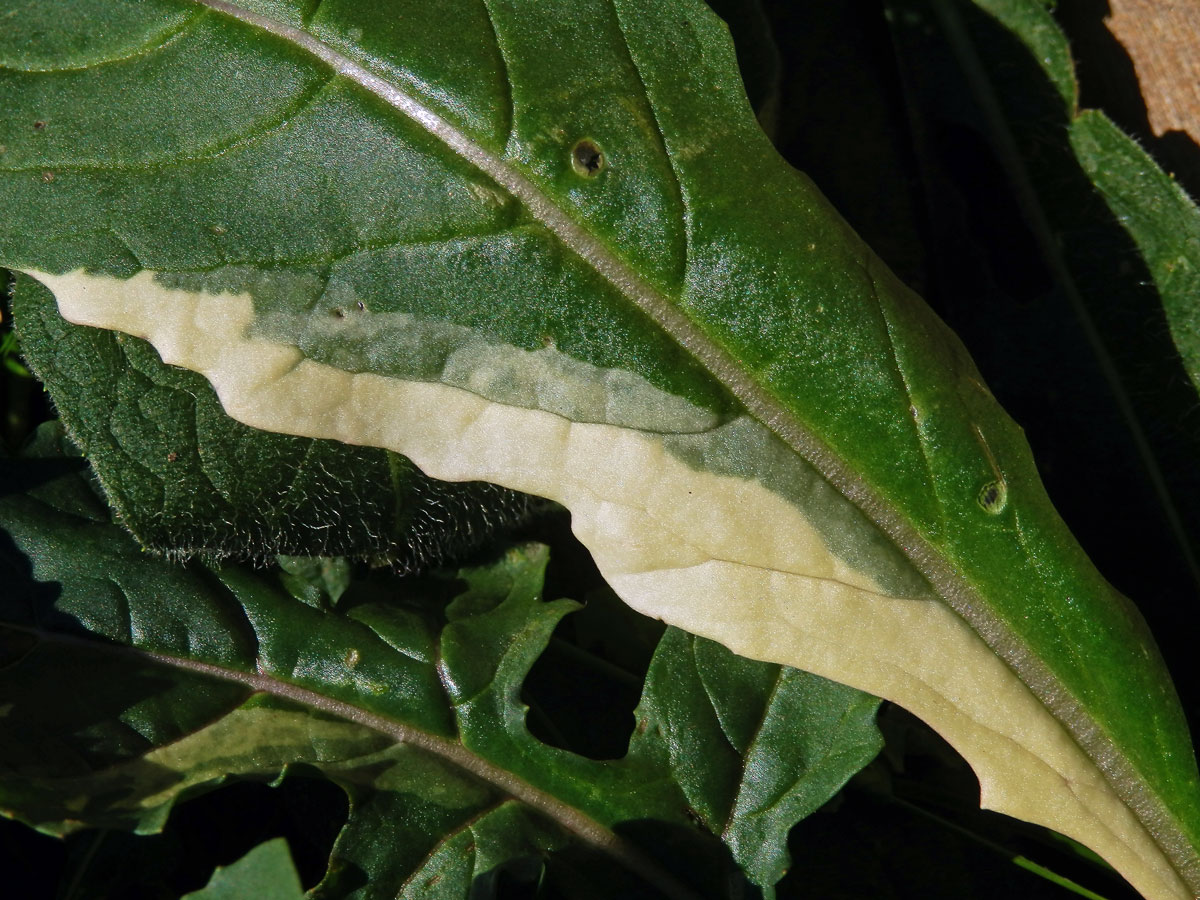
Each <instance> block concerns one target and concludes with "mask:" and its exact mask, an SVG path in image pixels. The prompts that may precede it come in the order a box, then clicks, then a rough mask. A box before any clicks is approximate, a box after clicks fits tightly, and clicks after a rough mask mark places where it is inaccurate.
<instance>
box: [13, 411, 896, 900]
mask: <svg viewBox="0 0 1200 900" xmlns="http://www.w3.org/2000/svg"><path fill="white" fill-rule="evenodd" d="M41 441H42V444H44V445H49V444H51V443H52V435H51V434H49V433H46V434H43V436H42V439H41ZM63 462H64V460H62V459H61V458H60V459H58V460H55V459H42V460H36V461H26V462H24V463H20V464H16V465H14V467H13V469H12V471H15V472H17V473H19V474H21V476H22V477H23V478H24V480H25V484H24V486H25V487H26V488H28V489H27V490H26V491H24V492H22V493H20V494H17V495H13V496H7V497H4V498H0V524H2V525H3V527H4V529H5V532H6V535H7V538H6V544H5V545H3V546H0V564H2V565H3V566H4V570H5V571H6V573H7V575H6V580H7V582H8V584H9V585H10V586H11V590H10V592H9V593H8V594H7V595H6V596H5V598H4V601H3V603H2V604H0V612H2V613H3V624H2V625H0V628H2V631H0V636H2V643H0V646H2V647H3V653H4V657H3V662H4V666H3V668H2V669H0V691H2V692H3V696H4V697H5V698H6V707H5V724H6V727H5V729H4V731H3V734H2V735H0V759H3V760H4V763H5V766H4V770H3V772H2V774H0V806H2V808H3V809H4V810H5V811H6V812H7V813H8V814H9V815H16V816H18V817H20V818H21V819H23V820H24V821H26V822H29V823H30V824H33V825H35V826H36V827H38V828H39V829H41V830H43V831H45V832H47V833H52V834H60V835H61V834H66V833H69V832H71V831H74V830H77V829H79V828H81V827H120V828H133V829H136V830H137V831H139V832H142V833H148V832H153V831H157V830H159V829H161V828H162V826H163V825H164V823H165V821H166V818H167V816H168V814H169V812H170V810H171V807H172V806H173V804H174V803H175V802H176V801H177V800H179V799H181V798H183V797H187V796H190V795H192V794H194V793H195V792H197V791H198V790H205V789H209V788H211V787H212V786H214V785H216V784H218V783H220V782H221V781H222V780H224V779H226V778H229V777H231V776H232V777H243V778H245V777H258V778H268V779H269V778H274V777H276V776H277V775H278V774H279V773H280V772H281V771H285V770H287V769H289V768H295V767H296V766H299V765H304V766H307V767H310V768H315V769H317V770H319V771H320V772H322V773H323V774H324V775H325V776H326V777H328V778H331V779H333V780H334V781H335V782H336V783H338V784H339V785H341V786H342V787H343V788H344V789H345V790H346V791H347V793H348V794H349V796H350V800H351V804H350V815H349V819H348V821H347V823H346V825H345V827H344V828H342V830H341V832H340V834H339V836H338V838H337V841H336V844H335V846H334V849H333V854H332V856H331V858H330V861H329V868H328V873H327V875H326V878H325V880H324V881H323V882H322V884H321V886H320V889H319V895H320V896H327V897H344V896H357V895H359V892H362V891H366V893H365V894H363V895H370V896H374V895H376V894H378V893H388V894H397V895H401V896H407V895H409V894H412V895H413V896H435V895H436V896H445V897H461V896H467V895H468V894H469V893H470V891H471V890H472V887H471V886H472V885H473V884H474V883H475V882H477V881H478V880H480V879H484V880H486V879H488V878H495V877H498V875H497V873H499V872H501V871H508V870H509V869H510V868H511V867H512V866H514V865H515V866H517V867H518V868H520V866H525V867H526V868H528V866H529V865H533V866H534V869H535V871H540V868H541V866H543V865H545V860H546V858H547V857H552V856H553V855H554V854H556V853H561V852H562V851H564V850H566V849H568V848H571V847H577V846H578V845H580V844H582V845H583V846H584V847H585V848H587V847H590V848H591V850H590V851H589V852H591V853H592V854H599V855H602V856H609V857H612V858H614V859H615V860H617V861H619V862H620V863H622V864H623V865H624V866H626V867H627V868H629V869H631V871H632V875H626V876H624V877H625V878H626V879H629V878H631V877H633V876H636V878H634V880H633V881H632V885H633V887H632V888H631V890H638V891H644V890H646V887H645V884H646V883H647V882H648V883H649V884H650V885H651V886H657V887H659V888H662V887H663V886H664V885H666V886H667V887H668V889H669V890H674V891H675V892H676V893H678V892H679V891H681V890H684V889H683V888H682V887H680V884H679V876H678V875H675V874H671V872H670V871H669V870H666V869H664V868H663V865H662V863H661V862H651V861H650V860H651V859H654V858H656V857H657V856H659V855H660V854H659V853H658V852H657V851H658V850H659V849H660V848H659V847H658V846H657V845H656V844H654V843H649V842H653V841H658V840H661V838H662V835H663V832H664V829H666V830H668V831H669V830H670V829H672V828H673V829H675V831H677V832H678V833H679V835H680V838H681V839H682V841H683V844H682V847H683V849H684V851H686V852H685V853H684V857H683V858H684V859H688V860H691V861H690V862H689V863H688V865H690V866H691V867H692V868H693V869H694V870H695V871H696V872H697V873H699V874H697V875H695V876H694V877H696V878H698V879H699V878H703V877H705V876H706V875H707V874H708V873H709V871H710V870H711V869H712V868H713V867H717V868H719V867H720V866H721V865H722V860H723V856H722V855H721V854H720V853H716V854H715V855H714V853H713V850H714V847H713V846H712V843H713V841H712V838H711V836H707V835H706V833H705V832H703V831H702V830H700V829H698V828H696V827H695V825H694V824H693V823H692V821H691V820H690V819H689V818H688V816H687V814H686V810H687V808H688V804H689V802H691V803H697V804H704V805H705V806H706V808H710V807H720V806H721V804H722V803H723V802H724V801H723V799H722V798H721V797H720V796H719V788H711V790H714V791H718V794H717V795H711V796H710V787H709V786H706V785H696V784H687V786H686V788H683V789H681V785H684V784H685V783H686V782H687V780H688V779H689V778H691V777H693V775H694V774H695V773H696V772H697V771H698V769H697V761H696V759H695V758H693V757H692V756H690V755H682V756H681V755H680V754H679V753H677V752H676V750H677V749H678V748H677V747H675V745H674V743H673V742H672V739H671V735H670V731H671V729H672V728H682V729H686V730H689V731H694V732H695V731H696V729H695V728H694V723H693V722H692V721H691V717H692V716H693V713H692V712H691V711H689V710H686V709H685V710H677V711H676V712H675V714H674V715H672V717H671V728H664V727H663V726H662V725H661V723H660V722H659V721H658V719H657V718H656V717H655V713H654V712H653V709H655V708H657V707H658V706H661V704H662V702H663V698H664V697H669V696H670V695H671V693H672V691H673V689H674V685H673V684H672V683H671V681H670V674H671V673H672V672H673V671H675V670H677V669H678V668H679V666H680V665H681V664H685V663H683V661H682V660H681V659H678V658H677V657H680V656H682V657H684V658H690V644H689V647H688V649H685V648H684V647H681V646H679V644H678V641H677V640H675V641H671V640H668V641H664V642H663V643H662V644H661V646H660V647H659V648H658V650H657V652H656V655H655V663H654V668H653V670H652V672H651V673H650V675H649V676H648V678H647V684H646V690H647V698H648V699H647V700H646V701H645V703H644V704H643V705H644V706H645V707H647V709H648V710H650V711H647V712H643V713H642V714H641V716H642V723H641V726H640V727H639V729H638V732H637V734H636V736H635V738H634V739H633V740H632V741H631V743H630V746H629V751H628V753H627V754H626V755H625V756H624V757H623V758H622V759H618V760H609V761H603V762H599V761H595V760H590V759H587V758H585V757H582V756H578V755H576V754H573V753H570V752H567V751H565V750H559V749H557V748H553V747H550V746H547V745H546V744H543V743H541V742H540V741H538V740H536V739H535V738H533V737H532V735H531V734H530V733H529V731H528V730H527V728H526V725H525V715H526V707H525V705H524V703H523V702H522V700H521V696H520V691H521V686H522V684H523V682H524V680H525V677H526V675H527V673H528V671H529V669H530V667H531V666H532V665H533V663H534V661H535V660H536V658H537V657H538V655H539V654H540V652H541V651H542V649H543V648H544V646H545V644H546V642H547V640H548V639H549V637H550V632H551V630H552V629H553V628H554V626H555V624H556V623H557V622H558V620H559V619H560V618H561V617H562V616H563V615H565V614H566V613H568V612H570V611H571V610H572V609H573V608H574V606H575V604H573V603H571V602H569V601H562V600H560V601H554V602H549V603H547V602H543V601H542V599H541V596H540V594H541V584H542V581H541V579H542V571H543V569H544V567H545V564H546V552H545V549H544V548H542V547H538V546H530V547H527V548H523V549H517V550H513V551H511V552H510V553H508V554H507V555H506V556H504V557H502V558H501V559H499V560H498V561H496V562H495V563H493V564H491V565H488V566H484V567H480V568H475V569H468V570H462V571H461V572H458V573H448V574H446V575H443V576H437V577H430V578H427V579H424V580H422V581H410V582H408V585H409V590H410V593H409V594H408V595H405V596H401V597H395V598H387V599H383V600H379V599H372V598H371V597H369V596H365V597H364V596H360V597H359V598H358V599H357V600H355V601H354V602H353V603H352V604H349V606H348V608H346V609H344V610H335V609H332V608H329V607H327V606H326V607H320V608H318V607H313V606H311V605H309V604H308V603H306V602H305V600H304V599H297V598H294V597H293V596H291V595H290V594H289V593H288V591H287V590H285V589H284V588H282V587H281V586H280V585H278V584H274V583H273V582H272V576H271V575H270V574H265V575H262V574H252V573H250V572H247V571H245V570H241V569H237V568H233V567H225V568H222V569H219V570H207V569H204V568H202V567H195V566H193V567H182V566H179V565H175V564H170V563H166V562H164V561H160V560H153V559H149V558H147V557H145V556H144V555H143V554H141V552H140V551H139V549H138V548H137V546H136V544H135V543H134V542H133V541H132V539H131V538H129V536H128V535H126V534H125V533H124V532H123V531H122V530H121V529H120V528H118V527H116V526H114V525H111V524H109V523H108V522H107V521H106V519H107V516H106V514H105V512H104V510H103V509H102V508H97V501H96V498H95V496H94V495H93V494H92V492H91V490H90V488H89V487H88V486H87V484H86V482H85V480H84V479H83V478H81V477H80V473H78V472H71V471H68V472H66V473H63V471H62V469H63V465H61V463H63ZM66 462H68V463H69V462H70V461H66ZM55 463H60V464H59V465H54V464H55ZM76 468H78V467H76ZM446 597H450V598H452V599H450V600H449V603H447V602H446V599H445V598H446ZM684 640H685V642H688V641H689V639H687V638H685V639H684ZM755 665H760V664H753V663H749V662H747V661H735V660H732V659H725V663H724V667H725V668H726V669H730V670H734V671H736V670H737V669H738V668H739V667H741V668H744V667H746V666H755ZM760 667H761V666H760ZM762 668H765V669H767V670H771V671H773V672H774V673H775V674H774V678H775V679H776V680H782V681H783V682H786V683H788V684H789V685H791V687H789V688H788V689H786V690H784V691H783V692H782V696H779V697H772V696H768V695H767V694H766V693H764V692H762V691H758V692H755V691H746V692H743V696H744V698H745V700H746V701H748V702H754V701H757V702H759V703H761V704H762V706H761V707H760V711H761V716H762V727H763V728H764V729H782V728H786V729H787V730H788V731H789V732H790V733H792V734H798V735H804V734H805V733H807V732H808V730H809V729H811V735H810V738H811V742H803V741H802V742H798V743H796V744H795V745H783V746H779V747H775V748H773V750H772V761H771V766H770V772H771V777H770V778H767V777H766V776H765V775H764V776H763V778H762V780H761V781H760V780H758V778H757V776H756V777H754V778H750V779H748V782H747V788H746V791H747V793H748V795H749V796H751V797H753V796H756V795H761V793H762V792H769V793H770V795H771V796H772V797H773V798H775V799H776V801H777V802H778V804H779V808H778V809H776V810H773V811H767V812H766V813H765V814H764V813H763V812H762V811H760V810H759V809H757V808H756V807H755V806H754V804H752V803H751V804H749V805H747V806H746V807H745V808H742V807H741V806H739V807H738V808H736V809H735V808H727V809H726V810H725V812H724V813H723V815H724V818H725V821H726V823H727V828H726V829H725V831H724V833H721V832H720V831H715V833H719V834H720V836H721V837H722V839H723V840H724V841H725V842H726V843H727V844H728V845H729V846H730V848H731V849H732V850H733V851H734V852H735V854H739V855H740V854H742V853H743V850H742V849H741V847H740V843H741V842H740V840H739V838H740V837H741V836H742V835H743V834H746V833H756V832H758V831H762V830H763V829H762V826H761V825H760V824H758V820H759V819H764V818H765V819H766V820H767V821H768V824H769V827H768V829H767V830H768V831H772V830H773V839H774V841H775V843H774V844H765V845H764V846H763V847H762V848H761V850H759V851H758V852H759V855H760V856H765V857H769V858H770V860H771V864H770V865H767V866H758V867H753V866H747V867H746V868H747V873H748V875H749V876H750V877H751V878H753V879H754V880H755V881H756V882H757V883H758V884H760V885H761V886H762V887H763V888H765V889H768V890H769V889H770V887H771V885H772V884H773V883H774V882H775V881H776V880H778V878H779V877H781V876H782V874H783V872H784V870H785V869H786V866H787V851H786V846H785V842H784V837H785V836H786V833H787V830H788V829H789V828H790V827H791V825H792V824H794V822H795V821H796V820H797V819H798V818H799V817H800V816H801V815H803V814H804V813H805V812H807V811H810V810H811V809H812V808H815V807H816V806H819V805H820V804H821V803H823V802H824V801H825V800H827V799H828V798H829V797H830V796H832V794H834V793H835V792H836V791H837V790H838V789H840V787H841V786H842V784H844V783H845V781H846V779H848V778H849V777H850V776H851V775H852V774H853V773H854V772H855V771H856V770H857V769H858V768H860V767H861V766H862V765H863V764H865V762H867V761H868V760H869V759H870V758H871V757H872V756H873V755H874V754H875V752H876V751H877V749H878V746H879V738H878V733H877V732H876V731H875V730H874V724H873V723H874V712H875V707H876V705H877V702H876V701H874V700H873V699H871V698H865V697H863V696H862V695H860V694H858V693H857V692H855V691H851V690H849V689H846V688H842V687H840V686H837V685H832V684H828V683H825V682H822V681H821V680H820V679H816V678H815V677H814V676H808V675H805V674H803V673H798V672H795V673H788V672H786V671H785V672H779V671H778V668H777V667H762ZM740 681H744V679H737V678H730V677H729V675H728V674H727V673H725V672H722V671H721V670H720V668H718V669H717V670H716V671H714V672H713V673H712V674H711V676H710V678H709V683H710V684H711V685H713V687H714V689H716V690H719V691H720V692H722V693H725V694H728V693H731V688H733V687H734V686H736V685H737V684H738V683H739V682H740ZM653 698H656V699H653ZM809 701H812V702H809ZM830 717H832V718H833V719H834V720H836V721H838V722H839V723H841V725H842V729H843V730H842V731H841V732H838V731H833V732H830V731H828V730H827V729H826V727H825V726H826V724H827V721H828V719H829V718H830ZM696 733H697V734H698V733H699V732H696ZM810 747H819V748H821V749H822V752H821V753H820V754H814V753H812V752H811V750H810ZM707 752H708V751H707V749H705V748H703V747H702V750H701V756H704V755H705V754H706V753H707ZM761 757H762V751H761V750H759V751H757V752H756V751H753V750H752V748H746V747H742V748H733V751H732V753H730V752H729V751H726V752H725V754H724V756H723V765H730V764H732V765H735V766H736V765H740V766H742V767H743V768H745V767H747V766H749V765H751V764H754V766H755V767H756V768H761V763H760V762H759V761H758V759H759V758H761ZM685 796H686V798H687V799H685ZM643 821H646V822H651V821H652V822H655V823H656V824H655V827H654V829H653V830H652V831H651V832H648V833H642V832H640V831H638V829H637V824H636V823H639V822H643ZM614 827H617V828H619V829H621V830H622V832H629V833H630V836H629V837H618V836H617V835H616V834H614V833H613V831H612V830H611V829H612V828H614ZM630 829H632V831H630ZM647 843H649V845H648V846H643V847H642V848H641V849H638V845H639V844H643V845H646V844H647ZM573 852H578V850H575V851H573ZM697 853H699V854H700V859H697V858H696V855H697ZM522 860H524V862H521V861H522ZM691 877H693V876H685V877H684V880H685V881H686V880H688V879H690V878H691ZM639 879H640V881H639ZM726 880H727V878H726V877H725V876H721V877H719V878H717V879H716V881H715V882H714V884H720V883H724V882H725V881H726ZM433 884H437V885H438V888H437V891H438V892H437V893H436V894H430V893H428V891H429V890H432V887H431V886H432V885H433ZM639 884H641V885H642V886H641V887H638V885H639ZM698 884H699V886H701V887H702V886H703V881H700V882H698ZM423 885H424V887H423ZM707 892H708V888H704V890H703V891H701V893H705V894H706V895H707Z"/></svg>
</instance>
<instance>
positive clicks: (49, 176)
mask: <svg viewBox="0 0 1200 900" xmlns="http://www.w3.org/2000/svg"><path fill="white" fill-rule="evenodd" d="M53 180H54V173H53V172H43V173H42V181H44V182H46V184H49V183H50V182H52V181H53Z"/></svg>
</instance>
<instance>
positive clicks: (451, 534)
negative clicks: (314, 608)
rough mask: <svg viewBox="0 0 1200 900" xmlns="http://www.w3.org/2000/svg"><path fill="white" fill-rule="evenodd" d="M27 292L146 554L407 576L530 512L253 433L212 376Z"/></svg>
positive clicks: (51, 362) (339, 451)
mask: <svg viewBox="0 0 1200 900" xmlns="http://www.w3.org/2000/svg"><path fill="white" fill-rule="evenodd" d="M15 294H19V297H15V298H14V299H15V301H16V304H17V305H19V306H20V308H21V310H22V313H23V315H22V334H24V335H25V336H26V340H28V341H29V342H30V343H31V345H32V346H33V347H35V348H36V349H34V350H32V351H30V352H29V354H28V355H29V357H30V358H31V359H37V360H38V366H39V372H40V374H41V377H42V380H43V381H44V382H45V384H46V386H47V388H48V389H49V390H50V391H51V392H52V393H53V395H54V396H55V397H56V398H57V400H58V403H59V405H60V409H61V412H62V417H63V421H64V423H65V424H66V426H67V428H68V430H69V431H70V433H71V435H72V437H73V438H74V439H75V441H76V443H78V445H79V447H80V449H82V450H83V452H84V454H85V455H86V456H87V457H88V459H90V460H91V461H92V463H93V465H94V466H95V467H96V469H97V472H98V473H99V476H100V480H101V483H102V484H103V485H104V488H105V491H106V493H107V495H108V498H109V500H110V502H111V503H112V504H113V507H114V509H115V510H116V511H117V514H118V515H119V516H120V517H121V521H122V522H123V523H124V524H125V526H126V527H127V528H129V530H130V531H132V532H133V533H134V535H136V536H137V538H138V540H140V541H141V542H142V544H143V545H144V546H146V547H148V548H151V549H153V550H156V551H158V552H161V553H165V554H166V555H168V556H170V557H172V558H180V557H186V556H189V555H193V554H200V555H203V556H205V557H207V558H210V559H220V558H223V557H228V556H234V557H237V558H242V559H245V558H250V559H267V558H270V557H271V556H273V555H274V554H292V555H300V554H303V555H309V556H319V555H339V554H341V555H350V556H355V557H359V558H366V559H370V560H373V561H375V562H392V563H395V564H396V565H398V566H399V567H400V568H406V569H407V568H416V567H418V566H420V565H429V564H432V563H436V562H438V561H440V560H441V559H444V558H446V557H448V556H449V557H452V556H455V555H462V554H463V553H464V552H466V551H469V550H471V549H474V548H477V547H478V546H479V544H480V543H481V542H482V541H484V540H486V539H487V538H488V537H489V536H490V535H491V534H492V533H494V532H495V531H496V530H497V529H499V528H500V527H501V526H503V525H506V524H511V523H513V522H516V521H519V520H520V519H521V518H522V517H524V516H526V515H527V514H528V509H529V503H528V498H526V497H523V496H521V495H519V494H515V493H514V492H512V491H504V490H501V489H499V488H496V487H495V486H493V485H487V484H465V485H452V484H446V483H444V482H435V481H433V480H431V479H429V478H426V477H425V476H423V475H422V474H421V473H420V472H419V471H417V470H416V469H415V468H414V467H413V466H412V464H411V463H410V462H408V460H406V459H404V458H403V457H400V456H397V455H396V454H394V453H389V452H388V451H386V450H381V449H376V448H360V447H349V446H347V445H345V444H339V443H336V442H334V441H320V440H310V439H305V438H296V437H291V436H287V435H268V434H263V433H262V432H257V431H254V430H253V429H250V428H247V427H246V426H244V425H241V424H240V423H238V422H235V421H234V420H232V419H230V418H229V417H228V416H226V415H225V414H224V413H223V412H222V411H221V405H220V402H219V401H218V399H217V397H216V396H215V395H214V394H213V392H212V389H211V388H210V387H209V386H208V384H207V383H206V382H205V381H204V379H202V378H200V377H199V376H198V375H196V374H194V373H192V372H187V371H185V370H182V369H174V368H168V367H166V366H164V365H163V364H162V361H161V360H160V359H159V357H158V355H157V354H156V353H155V352H154V350H153V349H152V348H151V347H149V346H148V345H147V344H146V343H145V342H143V341H137V340H133V339H131V338H129V337H128V336H127V335H119V334H114V333H111V332H102V331H98V330H96V329H94V328H80V327H77V326H72V325H70V324H68V323H67V322H64V321H63V319H62V318H61V317H60V316H59V315H58V312H57V310H56V308H55V306H54V298H53V296H52V295H51V294H50V293H49V292H48V291H46V290H45V289H44V288H43V287H42V286H41V285H39V284H38V283H37V282H34V281H32V280H31V279H28V278H25V277H23V276H22V277H20V278H19V279H18V281H17V284H16V288H15ZM330 498H337V499H336V500H335V501H333V502H331V500H330ZM447 520H449V523H452V524H448V522H447Z"/></svg>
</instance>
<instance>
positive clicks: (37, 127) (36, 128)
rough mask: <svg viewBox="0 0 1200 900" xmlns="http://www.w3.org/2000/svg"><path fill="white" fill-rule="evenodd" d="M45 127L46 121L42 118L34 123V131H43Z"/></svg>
mask: <svg viewBox="0 0 1200 900" xmlns="http://www.w3.org/2000/svg"><path fill="white" fill-rule="evenodd" d="M45 127H46V123H45V122H43V121H42V120H41V119H38V120H37V121H36V122H34V123H33V130H34V131H41V130H42V129H43V128H45Z"/></svg>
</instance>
